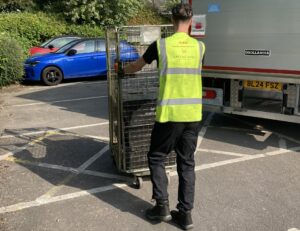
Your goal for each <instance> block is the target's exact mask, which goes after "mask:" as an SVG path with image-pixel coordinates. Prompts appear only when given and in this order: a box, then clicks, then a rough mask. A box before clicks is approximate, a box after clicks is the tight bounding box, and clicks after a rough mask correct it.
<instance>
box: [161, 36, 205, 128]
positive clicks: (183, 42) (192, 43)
mask: <svg viewBox="0 0 300 231" xmlns="http://www.w3.org/2000/svg"><path fill="white" fill-rule="evenodd" d="M157 50H158V60H159V65H158V69H159V76H160V77H159V83H160V87H159V93H158V100H157V106H156V121H157V122H161V123H164V122H169V121H170V122H171V121H172V122H196V121H201V119H202V79H201V70H202V59H203V56H204V53H205V45H204V43H203V42H200V41H198V40H196V39H194V38H191V37H190V36H189V35H187V34H186V33H181V32H180V33H175V34H174V35H172V36H170V37H168V38H163V39H160V40H158V41H157Z"/></svg>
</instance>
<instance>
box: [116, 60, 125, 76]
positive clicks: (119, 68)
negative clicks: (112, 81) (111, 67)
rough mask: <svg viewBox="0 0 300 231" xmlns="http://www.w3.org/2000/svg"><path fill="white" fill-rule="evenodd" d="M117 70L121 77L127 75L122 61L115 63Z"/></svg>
mask: <svg viewBox="0 0 300 231" xmlns="http://www.w3.org/2000/svg"><path fill="white" fill-rule="evenodd" d="M115 71H116V72H117V74H118V77H119V78H123V77H124V76H125V72H124V69H123V65H122V62H116V63H115Z"/></svg>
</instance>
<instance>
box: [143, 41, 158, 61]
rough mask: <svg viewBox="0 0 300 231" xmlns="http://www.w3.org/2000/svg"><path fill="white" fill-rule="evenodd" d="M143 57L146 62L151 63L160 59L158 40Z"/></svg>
mask: <svg viewBox="0 0 300 231" xmlns="http://www.w3.org/2000/svg"><path fill="white" fill-rule="evenodd" d="M143 59H144V60H145V62H146V63H148V64H150V63H152V61H153V60H156V61H158V51H157V42H153V43H151V45H150V46H149V47H148V48H147V50H146V52H145V53H144V55H143Z"/></svg>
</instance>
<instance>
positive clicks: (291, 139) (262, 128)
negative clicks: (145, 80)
mask: <svg viewBox="0 0 300 231" xmlns="http://www.w3.org/2000/svg"><path fill="white" fill-rule="evenodd" d="M224 116H227V117H230V118H232V119H234V120H237V121H239V122H241V123H243V124H246V125H249V126H252V127H255V129H257V130H259V131H261V132H264V133H268V132H271V133H273V134H274V135H276V136H278V137H280V138H284V139H286V140H289V141H292V142H294V143H296V144H300V140H297V139H294V138H292V137H289V136H286V135H284V134H282V133H279V132H275V131H273V130H271V129H265V128H264V127H263V126H260V125H257V124H253V123H250V122H247V121H244V120H241V119H238V118H235V117H232V116H230V115H227V114H224Z"/></svg>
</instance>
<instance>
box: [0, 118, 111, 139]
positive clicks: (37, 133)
mask: <svg viewBox="0 0 300 231" xmlns="http://www.w3.org/2000/svg"><path fill="white" fill-rule="evenodd" d="M107 124H109V122H102V123H96V124H87V125H80V126H74V127H65V128H56V129H45V130H41V131H37V132H25V133H18V134H17V135H4V136H0V139H6V138H15V137H22V136H30V135H40V134H44V133H46V132H50V131H53V132H59V131H70V130H76V129H81V128H89V127H96V126H102V125H107Z"/></svg>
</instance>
